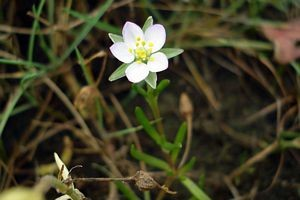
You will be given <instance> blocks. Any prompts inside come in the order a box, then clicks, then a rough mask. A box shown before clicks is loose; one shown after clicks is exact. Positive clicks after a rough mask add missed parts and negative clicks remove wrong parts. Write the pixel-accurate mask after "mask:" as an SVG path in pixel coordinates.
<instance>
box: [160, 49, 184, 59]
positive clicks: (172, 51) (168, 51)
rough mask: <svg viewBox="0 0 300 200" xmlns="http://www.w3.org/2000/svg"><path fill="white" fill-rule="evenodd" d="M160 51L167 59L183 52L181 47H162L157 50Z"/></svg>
mask: <svg viewBox="0 0 300 200" xmlns="http://www.w3.org/2000/svg"><path fill="white" fill-rule="evenodd" d="M159 51H160V52H162V53H164V54H165V55H166V56H167V58H168V59H170V58H173V57H175V56H178V55H179V54H182V53H183V51H184V50H183V49H178V48H163V49H161V50H159Z"/></svg>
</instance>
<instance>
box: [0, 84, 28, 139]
mask: <svg viewBox="0 0 300 200" xmlns="http://www.w3.org/2000/svg"><path fill="white" fill-rule="evenodd" d="M28 86H29V84H24V86H23V87H19V88H18V89H17V90H16V92H15V93H14V95H13V96H11V98H10V101H9V102H8V104H7V106H6V108H5V110H4V112H3V114H2V118H1V122H0V137H1V136H2V134H3V131H4V128H5V125H6V123H7V120H8V118H9V116H10V115H11V113H12V111H13V110H14V108H15V106H16V104H17V102H18V101H19V99H20V98H21V96H22V94H23V92H24V90H26V89H27V87H28Z"/></svg>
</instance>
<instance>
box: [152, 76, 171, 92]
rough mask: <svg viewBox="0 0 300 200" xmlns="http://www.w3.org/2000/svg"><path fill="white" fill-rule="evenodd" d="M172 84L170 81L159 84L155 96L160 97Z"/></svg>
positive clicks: (165, 80)
mask: <svg viewBox="0 0 300 200" xmlns="http://www.w3.org/2000/svg"><path fill="white" fill-rule="evenodd" d="M169 84H170V80H168V79H164V80H162V81H160V82H159V84H158V86H157V87H156V89H155V95H159V94H160V93H161V92H162V91H164V90H165V89H166V88H167V87H168V86H169Z"/></svg>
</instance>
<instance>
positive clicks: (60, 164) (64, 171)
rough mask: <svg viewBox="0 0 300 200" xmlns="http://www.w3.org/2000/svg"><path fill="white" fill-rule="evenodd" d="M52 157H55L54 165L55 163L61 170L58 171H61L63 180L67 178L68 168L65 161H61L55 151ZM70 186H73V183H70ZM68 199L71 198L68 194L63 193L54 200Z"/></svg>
mask: <svg viewBox="0 0 300 200" xmlns="http://www.w3.org/2000/svg"><path fill="white" fill-rule="evenodd" d="M54 159H55V162H56V165H57V167H58V169H59V170H62V172H60V173H61V176H62V179H63V181H64V180H67V179H68V178H69V170H68V168H67V167H66V165H65V163H63V161H62V160H61V159H60V158H59V156H58V155H57V153H54ZM71 187H72V188H74V184H73V183H72V184H71ZM68 199H72V198H71V197H70V196H69V195H66V194H65V195H63V196H60V197H58V198H56V199H55V200H68Z"/></svg>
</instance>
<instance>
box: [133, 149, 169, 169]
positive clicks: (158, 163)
mask: <svg viewBox="0 0 300 200" xmlns="http://www.w3.org/2000/svg"><path fill="white" fill-rule="evenodd" d="M130 153H131V155H132V156H133V157H134V158H136V159H138V160H140V161H144V162H145V163H147V164H148V165H150V166H153V167H156V168H159V169H162V170H164V171H166V172H171V171H172V169H171V168H170V166H169V164H168V163H167V162H165V161H163V160H161V159H159V158H156V157H154V156H151V155H149V154H146V153H143V152H140V151H138V150H137V149H136V148H135V147H134V146H133V145H132V146H131V148H130Z"/></svg>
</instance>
